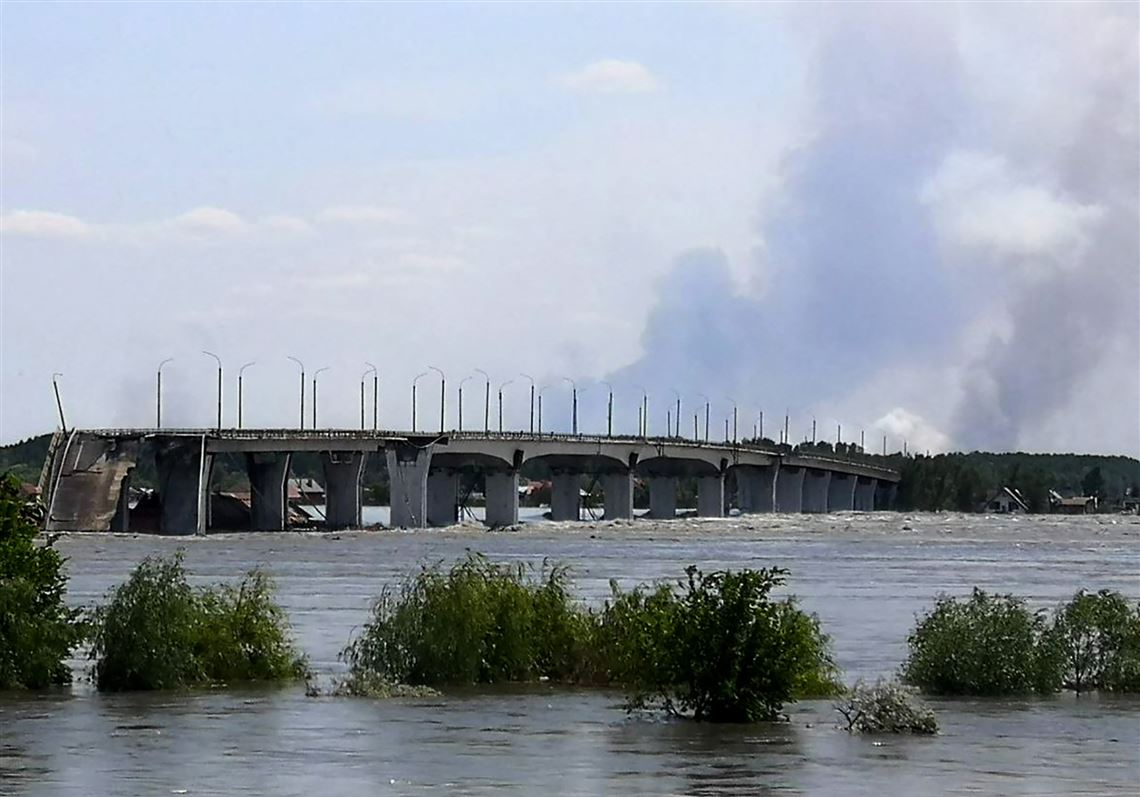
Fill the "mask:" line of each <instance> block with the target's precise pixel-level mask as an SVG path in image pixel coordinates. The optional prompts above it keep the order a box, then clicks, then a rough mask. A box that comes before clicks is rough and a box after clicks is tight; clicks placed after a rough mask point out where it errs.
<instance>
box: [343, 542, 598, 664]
mask: <svg viewBox="0 0 1140 797" xmlns="http://www.w3.org/2000/svg"><path fill="white" fill-rule="evenodd" d="M568 585H569V573H568V571H567V569H566V568H565V567H557V566H555V567H547V566H545V565H544V567H543V569H542V572H541V574H540V576H539V577H538V578H534V577H533V575H532V571H529V570H528V568H527V567H526V566H525V565H521V564H520V565H516V566H508V565H496V564H493V563H491V562H489V561H488V560H487V559H486V558H485V557H483V556H479V555H469V556H468V557H467V558H466V559H464V560H463V561H462V562H459V563H458V564H456V565H455V566H453V567H452V568H451V569H450V570H447V571H444V570H443V569H442V568H441V567H440V566H439V565H436V566H434V567H424V568H422V569H421V570H420V572H419V573H417V574H416V575H415V576H414V577H412V578H409V579H407V580H405V581H404V583H403V584H401V585H400V587H399V588H398V589H397V590H396V591H392V590H389V589H386V590H385V591H384V592H383V593H382V594H381V596H380V599H379V600H378V601H377V602H376V604H375V605H374V607H373V613H372V619H371V620H370V622H369V623H368V624H366V625H365V627H364V630H363V631H362V633H361V634H360V635H359V636H358V637H357V638H356V639H354V640H352V641H351V642H350V643H349V645H348V646H347V647H346V648H345V649H344V650H343V651H341V658H342V659H343V660H344V661H346V662H347V664H348V665H349V670H350V672H351V673H353V674H355V675H358V676H362V675H364V674H373V675H376V676H379V677H380V678H383V679H385V680H386V681H388V682H391V683H406V684H413V685H420V684H428V685H440V684H475V683H498V682H503V681H533V680H538V679H540V678H550V679H554V680H560V681H568V680H574V679H575V678H576V674H577V672H578V669H579V666H580V662H581V661H582V660H583V659H584V646H585V644H586V641H587V639H588V637H589V631H590V618H589V615H588V614H587V613H585V612H584V611H582V610H581V609H579V608H578V607H576V606H575V605H574V603H573V601H572V600H571V598H570V595H569V592H568Z"/></svg>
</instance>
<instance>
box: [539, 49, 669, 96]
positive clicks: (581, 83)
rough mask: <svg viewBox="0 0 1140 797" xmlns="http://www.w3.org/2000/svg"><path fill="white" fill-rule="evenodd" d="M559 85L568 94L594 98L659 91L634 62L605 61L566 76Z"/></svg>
mask: <svg viewBox="0 0 1140 797" xmlns="http://www.w3.org/2000/svg"><path fill="white" fill-rule="evenodd" d="M558 82H559V83H560V84H561V85H562V86H564V87H565V88H568V89H570V90H571V91H580V92H586V93H597V94H638V93H641V92H646V91H656V90H657V89H658V88H659V83H658V81H657V78H655V77H654V76H653V73H652V72H650V71H649V70H648V69H646V68H645V66H643V65H642V64H639V63H638V62H637V61H621V60H618V59H616V58H605V59H602V60H601V61H595V62H594V63H592V64H587V65H586V66H584V67H582V68H581V69H578V70H576V71H574V72H567V73H565V74H563V75H561V76H560V77H559V78H558Z"/></svg>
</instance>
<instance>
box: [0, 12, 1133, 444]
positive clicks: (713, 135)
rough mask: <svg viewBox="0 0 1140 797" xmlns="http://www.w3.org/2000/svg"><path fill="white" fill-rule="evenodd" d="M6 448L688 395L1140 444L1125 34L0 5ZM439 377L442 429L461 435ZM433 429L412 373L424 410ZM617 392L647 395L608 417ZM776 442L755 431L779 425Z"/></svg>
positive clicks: (878, 20)
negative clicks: (217, 419)
mask: <svg viewBox="0 0 1140 797" xmlns="http://www.w3.org/2000/svg"><path fill="white" fill-rule="evenodd" d="M3 9H4V10H3V20H2V24H0V39H2V45H3V52H2V67H3V73H2V75H0V89H2V98H0V110H2V112H3V120H2V129H0V144H2V146H3V150H2V153H0V166H2V168H3V175H2V177H3V179H2V184H0V205H2V207H0V225H2V226H0V232H2V244H3V252H2V265H3V282H2V288H3V295H2V299H0V303H2V304H0V307H2V310H3V318H2V321H0V335H2V339H0V355H2V362H0V379H2V381H3V385H2V395H0V399H2V405H0V439H2V440H3V442H11V441H13V440H16V439H19V438H22V437H25V436H28V435H31V434H35V433H39V432H43V431H48V430H50V429H51V428H52V426H53V425H54V424H55V412H54V406H53V404H52V399H51V388H50V377H51V373H52V372H53V371H60V372H63V374H64V376H63V378H62V380H61V386H62V388H63V391H64V400H65V404H66V409H67V411H68V414H69V421H70V422H72V423H75V424H80V425H87V426H105V425H120V424H122V425H144V424H150V423H151V422H153V413H154V409H153V404H154V396H153V391H154V368H155V366H156V365H157V363H158V362H159V361H160V360H162V359H163V358H165V357H170V356H173V357H174V358H175V359H174V361H173V362H172V363H170V364H169V365H168V366H167V367H166V369H165V371H164V378H165V384H166V389H167V392H166V405H165V413H164V414H165V419H166V420H167V421H168V422H169V423H171V424H179V425H206V424H209V423H210V422H211V419H212V417H213V381H212V379H213V368H214V365H213V361H212V360H211V359H210V358H208V357H206V356H204V355H202V354H201V353H200V350H201V349H209V350H212V351H215V352H217V353H218V354H219V355H221V357H222V358H223V360H224V361H225V364H226V369H227V378H226V417H227V420H228V421H232V420H233V416H234V402H235V393H234V391H235V384H234V380H233V374H234V373H235V372H236V369H237V367H238V366H239V365H241V364H242V363H244V362H247V361H256V365H254V366H253V367H251V368H250V369H248V370H247V372H246V377H247V379H246V391H245V393H246V410H245V416H246V421H247V424H250V425H268V426H284V425H290V424H293V423H295V422H296V411H297V408H296V403H297V396H296V386H297V382H296V380H297V373H296V366H295V365H294V364H293V363H291V362H289V361H288V360H287V359H286V358H285V356H286V355H290V354H291V355H295V356H298V357H300V358H301V359H302V360H303V361H304V362H305V363H306V366H307V367H308V369H309V371H310V372H311V371H313V370H315V369H316V368H318V367H322V366H330V370H328V371H327V372H325V373H323V374H322V375H321V391H320V396H321V401H320V405H321V423H322V425H340V426H352V425H354V424H355V423H357V422H358V412H359V407H358V400H359V383H360V376H361V373H362V372H363V371H364V369H365V365H364V361H366V360H367V361H371V362H374V363H376V364H377V365H378V366H380V370H381V378H382V382H381V405H382V406H381V416H382V417H381V420H382V422H383V424H384V425H385V426H389V427H406V426H407V425H408V424H409V421H410V417H409V416H410V384H411V380H412V378H413V377H414V376H415V375H416V374H418V373H421V372H423V371H426V370H428V366H429V365H432V366H438V367H439V368H442V369H443V370H444V371H445V372H446V374H447V376H448V381H449V386H448V403H449V406H448V416H449V425H451V424H452V423H454V418H455V411H456V407H455V403H456V402H455V391H454V388H455V387H456V386H457V385H458V382H459V380H460V379H461V378H462V377H464V376H467V375H469V374H470V373H471V372H472V369H473V368H476V367H478V368H482V369H484V370H486V371H488V372H489V373H490V374H491V375H492V379H493V380H494V382H495V384H496V386H497V385H498V384H499V383H501V382H505V381H508V380H514V381H513V384H510V385H508V386H507V387H506V389H505V395H506V402H505V404H506V420H507V425H508V426H514V427H520V426H522V425H524V423H525V420H526V414H527V401H526V391H527V385H528V383H527V380H526V379H525V378H524V377H522V376H521V375H520V374H521V373H523V372H525V373H529V374H532V375H534V377H535V378H536V379H537V380H538V381H539V384H540V386H541V385H544V384H549V385H551V387H549V388H548V389H547V390H546V392H545V409H544V415H545V418H544V421H545V426H546V427H547V428H562V427H568V426H569V420H570V419H569V408H568V404H569V400H568V395H567V390H566V388H567V387H568V386H567V383H565V382H564V381H563V377H572V378H574V379H575V380H577V381H578V383H579V386H580V388H582V391H581V393H582V395H581V403H582V416H583V420H582V425H583V426H584V427H585V428H588V429H594V428H596V429H599V430H600V429H602V428H603V425H604V420H603V418H604V409H603V407H604V404H605V394H606V391H607V389H606V388H605V387H604V386H603V385H602V384H601V380H607V381H608V382H610V383H611V384H612V385H613V387H614V389H615V392H616V398H615V405H616V416H617V422H616V425H617V427H618V428H619V429H628V430H629V431H632V430H633V429H634V428H635V426H636V420H635V419H636V408H637V404H638V402H639V400H640V388H641V387H642V386H644V387H645V388H647V389H648V390H649V391H650V393H651V399H650V401H651V405H652V406H651V412H650V415H651V428H656V429H659V430H663V429H664V413H665V410H666V408H667V407H668V406H670V405H672V404H673V403H674V401H675V398H674V393H673V391H674V390H676V391H677V392H679V393H680V394H681V396H682V403H683V411H682V415H683V417H684V418H685V428H686V429H690V428H691V423H692V421H691V412H692V411H693V409H694V408H696V407H699V405H701V404H703V402H704V400H705V398H704V397H705V396H707V397H708V399H709V400H710V401H711V402H712V404H713V407H714V409H713V415H714V421H713V423H714V428H723V427H722V426H720V425H721V424H723V418H724V417H725V416H726V415H728V414H729V413H730V411H731V410H730V407H731V405H732V403H733V401H735V403H736V404H737V405H738V407H739V409H740V412H741V424H742V427H743V430H746V431H749V432H750V431H751V427H752V424H753V422H754V421H755V419H756V415H757V413H758V412H759V411H760V410H763V411H765V413H766V426H767V428H766V430H765V431H774V430H775V428H776V427H775V423H776V421H775V419H776V418H777V417H781V418H782V416H783V414H784V412H785V411H789V412H790V413H791V415H792V437H793V438H794V439H801V438H802V437H803V435H804V434H806V433H807V432H808V431H809V430H810V425H811V419H812V417H815V418H817V419H818V422H819V428H820V431H821V434H823V433H825V432H826V436H829V437H833V436H834V433H835V426H836V424H837V423H842V424H843V427H844V430H845V431H844V437H845V438H846V439H854V438H856V437H857V436H858V430H865V431H866V433H867V435H868V440H869V445H870V444H871V442H873V447H875V448H877V447H878V445H880V443H881V436H882V435H883V434H887V435H889V436H890V437H891V441H892V442H891V445H892V447H895V446H897V445H898V441H901V439H903V438H906V439H907V440H908V441H909V443H910V445H911V447H912V448H914V449H917V450H923V449H926V448H929V449H931V450H944V449H950V448H958V447H965V448H983V449H998V450H1002V449H1016V448H1021V449H1028V450H1038V451H1047V450H1058V451H1068V450H1078V451H1096V452H1113V453H1116V452H1118V453H1128V454H1133V455H1135V454H1137V453H1138V452H1140V376H1138V372H1140V367H1138V363H1140V239H1138V235H1140V232H1138V213H1140V210H1138V196H1140V166H1138V161H1137V153H1138V151H1140V133H1138V115H1140V111H1138V94H1140V89H1138V84H1137V75H1138V72H1140V59H1138V55H1137V39H1138V37H1137V12H1136V8H1135V6H1132V5H1123V4H1118V5H1096V4H1073V5H1062V4H1050V5H1044V4H1040V5H1031V6H1027V5H1022V4H1006V5H993V4H990V5H984V6H983V5H963V6H951V5H929V6H921V7H919V6H902V5H890V6H876V5H871V4H863V5H859V6H854V7H848V6H812V7H810V8H808V9H806V10H804V9H792V8H789V7H783V6H780V7H777V6H741V5H691V6H656V7H643V6H634V5H623V6H616V5H615V6H612V7H588V6H555V7H547V6H471V5H464V6H456V5H426V4H425V5H423V6H420V5H400V6H380V5H340V6H317V5H306V6H300V5H277V6H260V5H252V4H242V5H236V4H235V5H216V4H183V5H178V6H175V7H167V6H163V5H159V4H145V5H144V4H121V5H96V4H84V5H62V6H45V5H43V4H35V5H33V4H5V5H4V6H3ZM480 379H481V377H476V378H475V379H473V380H471V381H468V382H467V387H468V389H469V392H467V396H468V399H467V403H466V406H465V421H466V423H467V425H468V426H470V425H474V424H476V423H477V422H479V421H480V420H481V413H482V407H481V406H480V405H479V400H478V399H476V398H475V396H476V395H477V394H479V390H478V389H477V387H476V382H478V380H480ZM420 385H421V388H422V391H423V392H422V393H421V401H422V403H421V407H420V413H421V417H430V418H436V417H437V416H438V404H437V398H436V397H437V395H438V390H439V384H438V377H436V376H435V374H434V373H433V374H432V375H431V376H430V377H424V378H423V379H421V380H420ZM635 386H636V387H635ZM768 424H771V425H768Z"/></svg>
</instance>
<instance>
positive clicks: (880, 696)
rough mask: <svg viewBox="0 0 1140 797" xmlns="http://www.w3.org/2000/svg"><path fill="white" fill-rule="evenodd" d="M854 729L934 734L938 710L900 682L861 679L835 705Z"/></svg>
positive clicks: (850, 728) (848, 728)
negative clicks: (927, 704) (912, 694)
mask: <svg viewBox="0 0 1140 797" xmlns="http://www.w3.org/2000/svg"><path fill="white" fill-rule="evenodd" d="M835 710H836V711H838V712H839V713H840V714H842V715H843V719H844V720H845V721H846V723H847V727H846V730H847V731H848V732H850V733H915V734H923V735H928V734H934V733H937V732H938V722H937V721H936V720H935V719H934V712H933V711H931V710H930V708H928V707H927V706H925V705H923V704H922V703H919V702H918V701H916V700H915V699H914V698H913V697H912V696H911V695H910V694H909V693H908V692H907V691H906V690H905V689H904V688H903V687H902V686H900V685H899V684H897V683H883V682H882V681H880V682H879V683H876V684H875V685H874V686H867V685H865V684H862V683H859V684H856V685H855V688H854V689H852V690H851V691H850V692H848V693H847V694H846V695H845V696H844V698H843V700H841V701H840V702H839V703H837V704H836V705H835Z"/></svg>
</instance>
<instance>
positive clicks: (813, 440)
mask: <svg viewBox="0 0 1140 797" xmlns="http://www.w3.org/2000/svg"><path fill="white" fill-rule="evenodd" d="M811 444H812V445H813V446H814V445H815V418H812V419H811Z"/></svg>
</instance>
